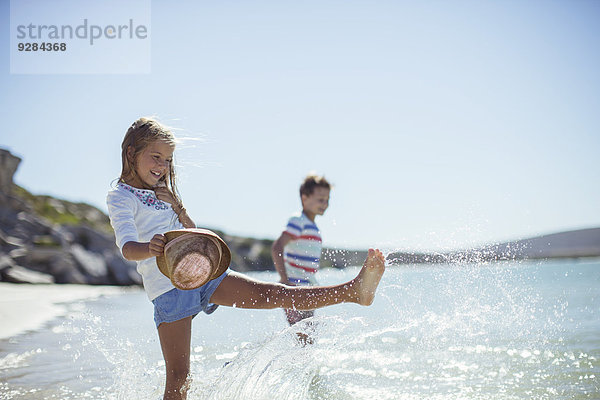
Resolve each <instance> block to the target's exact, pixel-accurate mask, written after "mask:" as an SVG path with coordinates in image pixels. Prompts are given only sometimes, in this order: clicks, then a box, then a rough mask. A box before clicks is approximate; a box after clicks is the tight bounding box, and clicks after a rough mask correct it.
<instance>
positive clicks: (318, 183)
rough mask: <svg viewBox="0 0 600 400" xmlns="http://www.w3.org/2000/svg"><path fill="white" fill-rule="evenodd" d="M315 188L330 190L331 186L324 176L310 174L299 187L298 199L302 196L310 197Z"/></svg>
mask: <svg viewBox="0 0 600 400" xmlns="http://www.w3.org/2000/svg"><path fill="white" fill-rule="evenodd" d="M316 187H322V188H325V189H329V190H331V184H330V183H329V182H328V181H327V179H325V177H324V176H319V175H313V174H310V175H308V176H307V177H306V178H304V182H302V185H300V197H302V195H303V194H304V195H306V196H310V195H311V194H313V192H314V191H315V188H316Z"/></svg>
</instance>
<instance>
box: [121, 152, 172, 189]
mask: <svg viewBox="0 0 600 400" xmlns="http://www.w3.org/2000/svg"><path fill="white" fill-rule="evenodd" d="M174 150H175V148H174V147H173V146H172V145H170V144H169V143H167V142H164V141H160V140H156V141H154V142H152V143H150V144H149V145H148V146H146V148H145V149H144V150H142V152H141V153H140V154H139V155H138V157H137V158H136V160H135V172H136V175H137V176H136V177H135V178H134V182H131V183H130V184H131V185H132V186H135V187H139V188H153V187H155V186H157V185H158V184H159V182H164V180H165V177H167V176H168V174H169V171H170V169H171V162H173V151H174Z"/></svg>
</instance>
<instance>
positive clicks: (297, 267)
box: [271, 174, 331, 341]
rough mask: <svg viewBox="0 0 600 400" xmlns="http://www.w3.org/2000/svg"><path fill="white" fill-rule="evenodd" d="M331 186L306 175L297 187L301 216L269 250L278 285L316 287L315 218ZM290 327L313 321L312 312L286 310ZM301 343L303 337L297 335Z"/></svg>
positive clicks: (318, 235) (317, 234)
mask: <svg viewBox="0 0 600 400" xmlns="http://www.w3.org/2000/svg"><path fill="white" fill-rule="evenodd" d="M330 190H331V185H330V184H329V182H327V180H326V179H325V178H324V177H323V176H317V175H312V174H310V175H308V176H307V177H306V178H304V182H302V185H300V200H301V201H302V213H301V214H299V215H294V216H292V217H291V218H290V219H289V221H288V223H287V226H286V228H285V230H284V231H283V232H282V233H281V236H279V239H277V240H276V241H275V242H274V243H273V246H272V248H271V256H272V257H273V263H274V264H275V269H276V270H277V272H279V276H280V278H281V279H280V282H281V283H283V284H286V285H294V286H295V285H307V286H314V285H317V281H316V279H315V274H316V272H317V271H318V269H319V261H320V259H321V247H322V246H321V232H320V231H319V228H318V227H317V225H316V224H315V217H316V216H317V215H323V214H324V213H325V210H327V207H328V206H329V192H330ZM285 313H286V316H287V320H288V322H289V324H290V325H294V324H295V323H297V322H299V321H301V320H303V319H305V318H309V317H312V316H313V315H314V311H297V310H291V309H286V310H285ZM299 336H301V337H302V338H304V341H306V340H307V338H306V336H305V335H303V334H299Z"/></svg>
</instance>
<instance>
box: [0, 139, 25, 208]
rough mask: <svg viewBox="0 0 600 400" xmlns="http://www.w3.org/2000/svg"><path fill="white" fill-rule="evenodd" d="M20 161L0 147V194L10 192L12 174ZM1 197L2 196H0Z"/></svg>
mask: <svg viewBox="0 0 600 400" xmlns="http://www.w3.org/2000/svg"><path fill="white" fill-rule="evenodd" d="M20 163H21V159H20V158H19V157H17V156H15V155H13V154H11V153H10V152H9V151H8V150H4V149H0V194H4V195H5V196H6V195H9V194H10V193H11V192H12V187H13V176H14V174H15V172H16V171H17V168H18V167H19V164H20ZM0 197H2V196H0Z"/></svg>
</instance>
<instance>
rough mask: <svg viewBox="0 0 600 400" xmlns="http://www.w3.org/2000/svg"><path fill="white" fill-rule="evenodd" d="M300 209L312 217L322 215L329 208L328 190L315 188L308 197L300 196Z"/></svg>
mask: <svg viewBox="0 0 600 400" xmlns="http://www.w3.org/2000/svg"><path fill="white" fill-rule="evenodd" d="M302 207H303V208H304V211H307V212H308V213H310V214H313V215H323V214H325V210H327V207H329V189H327V188H324V187H320V186H317V187H316V188H315V190H313V192H312V193H311V194H310V195H308V196H307V195H305V194H303V195H302Z"/></svg>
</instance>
